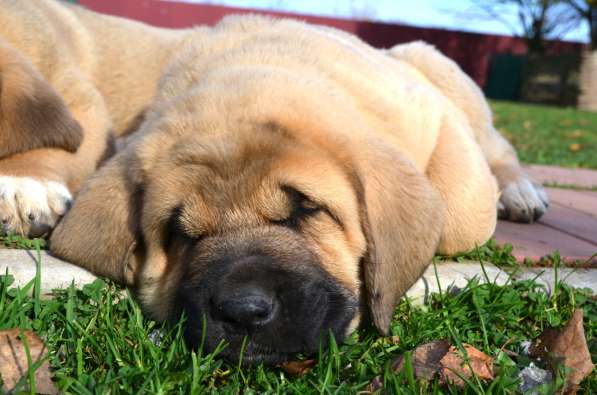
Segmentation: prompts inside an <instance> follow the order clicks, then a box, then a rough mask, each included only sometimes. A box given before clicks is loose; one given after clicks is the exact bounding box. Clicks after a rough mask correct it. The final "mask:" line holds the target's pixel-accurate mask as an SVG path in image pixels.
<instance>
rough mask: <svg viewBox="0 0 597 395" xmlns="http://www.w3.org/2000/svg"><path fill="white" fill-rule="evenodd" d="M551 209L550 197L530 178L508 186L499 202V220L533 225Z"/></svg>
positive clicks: (503, 190)
mask: <svg viewBox="0 0 597 395" xmlns="http://www.w3.org/2000/svg"><path fill="white" fill-rule="evenodd" d="M547 207H549V197H548V196H547V192H545V190H544V189H543V187H542V186H541V185H539V184H537V183H535V182H533V181H531V180H530V179H528V178H521V179H520V180H518V181H516V182H511V183H509V184H506V186H505V187H504V188H503V189H502V193H501V195H500V200H499V202H498V218H499V219H505V220H508V221H513V222H527V223H531V222H533V221H536V220H538V219H539V218H540V217H541V216H542V215H543V214H545V212H546V211H547Z"/></svg>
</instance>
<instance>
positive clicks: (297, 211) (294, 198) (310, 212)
mask: <svg viewBox="0 0 597 395" xmlns="http://www.w3.org/2000/svg"><path fill="white" fill-rule="evenodd" d="M282 191H284V193H285V194H286V195H287V197H288V200H289V204H290V213H289V215H288V216H287V217H286V218H282V219H276V220H272V221H271V222H272V223H274V224H276V225H282V226H288V227H291V228H298V227H300V225H301V222H302V221H304V220H306V219H308V218H310V217H313V216H315V215H317V214H318V213H320V212H323V211H326V212H329V211H328V210H327V209H326V208H325V207H324V206H322V205H320V204H318V203H316V202H315V201H313V200H312V199H310V198H309V197H308V196H307V195H306V194H304V193H302V192H300V191H299V190H297V189H295V188H293V187H291V186H288V185H283V186H282Z"/></svg>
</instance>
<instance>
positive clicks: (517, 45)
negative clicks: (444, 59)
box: [78, 0, 597, 111]
mask: <svg viewBox="0 0 597 395" xmlns="http://www.w3.org/2000/svg"><path fill="white" fill-rule="evenodd" d="M78 2H79V3H80V4H82V5H85V6H87V7H88V8H91V9H94V10H97V11H101V12H105V13H110V14H114V15H121V16H126V17H130V18H134V19H138V20H142V21H145V22H148V23H151V24H153V25H157V26H164V27H190V26H193V25H197V24H210V25H212V24H215V23H217V21H219V20H220V19H221V18H222V17H223V16H225V15H227V14H232V13H247V12H254V13H260V14H273V15H277V16H288V17H293V18H298V19H302V20H306V21H309V22H312V23H318V24H324V25H329V26H334V27H336V28H339V29H342V30H346V31H349V32H351V33H354V34H356V35H358V36H359V37H361V38H362V39H363V40H365V41H366V42H368V43H370V44H371V45H373V46H375V47H380V48H388V47H391V46H393V45H395V44H398V43H401V42H408V41H412V40H425V41H427V42H429V43H432V44H434V45H435V46H436V47H438V48H439V49H440V50H441V51H442V52H444V53H445V54H446V55H448V56H449V57H451V58H452V59H454V60H455V61H456V62H457V63H458V64H459V65H460V66H461V67H462V68H463V69H464V70H465V71H466V72H467V73H468V74H469V75H470V76H471V77H472V78H473V79H474V80H475V81H476V82H477V84H479V86H480V87H481V88H483V90H484V92H485V94H486V95H487V96H488V97H489V98H493V99H500V100H510V101H523V102H530V103H543V104H551V105H558V106H579V107H580V108H582V109H587V110H593V111H597V55H595V52H594V51H595V49H597V0H450V1H444V0H419V1H417V2H410V1H400V0H335V1H330V0H327V1H326V0H319V1H318V0H301V1H297V0H176V1H172V0H167V1H160V0H79V1H78Z"/></svg>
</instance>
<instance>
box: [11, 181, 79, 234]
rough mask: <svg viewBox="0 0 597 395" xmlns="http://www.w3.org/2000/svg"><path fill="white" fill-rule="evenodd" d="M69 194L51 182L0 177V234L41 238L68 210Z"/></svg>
mask: <svg viewBox="0 0 597 395" xmlns="http://www.w3.org/2000/svg"><path fill="white" fill-rule="evenodd" d="M71 201H72V195H71V193H70V192H69V190H68V188H67V187H66V186H64V185H62V184H60V183H58V182H55V181H41V180H36V179H33V178H29V177H10V176H0V219H1V220H2V233H3V234H8V233H13V234H17V235H21V236H27V237H41V236H45V235H47V234H48V232H49V231H50V230H51V229H53V228H54V226H55V225H56V222H57V221H58V220H59V219H60V217H62V216H63V215H64V214H65V213H66V212H67V211H68V209H69V208H70V204H71Z"/></svg>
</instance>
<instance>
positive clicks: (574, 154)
mask: <svg viewBox="0 0 597 395" xmlns="http://www.w3.org/2000/svg"><path fill="white" fill-rule="evenodd" d="M490 104H491V108H492V109H493V112H494V117H495V124H496V127H497V128H498V129H499V130H500V131H501V132H502V134H504V135H505V136H506V138H507V139H508V140H509V141H510V142H512V143H513V144H514V146H515V147H516V149H517V150H518V154H519V156H520V159H521V161H523V162H525V163H539V164H549V165H559V166H566V167H584V168H591V169H597V154H596V153H597V113H594V112H587V111H579V110H576V109H573V108H558V107H549V106H540V105H531V104H522V103H509V102H499V101H493V102H491V103H490Z"/></svg>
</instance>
